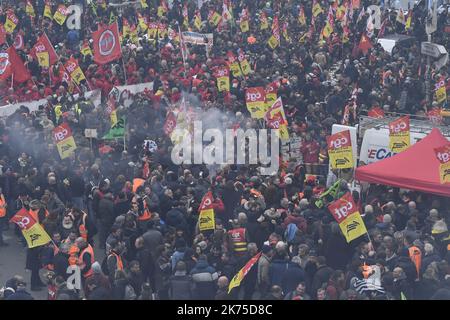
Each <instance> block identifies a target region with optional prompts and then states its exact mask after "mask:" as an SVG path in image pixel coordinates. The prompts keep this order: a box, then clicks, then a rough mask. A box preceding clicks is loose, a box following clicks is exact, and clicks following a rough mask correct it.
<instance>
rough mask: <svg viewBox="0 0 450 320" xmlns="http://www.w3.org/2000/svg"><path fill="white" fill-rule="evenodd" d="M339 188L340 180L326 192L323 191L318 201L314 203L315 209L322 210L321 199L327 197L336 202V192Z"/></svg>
mask: <svg viewBox="0 0 450 320" xmlns="http://www.w3.org/2000/svg"><path fill="white" fill-rule="evenodd" d="M340 186H341V180H340V179H339V180H338V181H336V182H335V183H334V184H333V185H332V186H331V187H329V188H328V190H327V191H325V192H324V193H322V194H321V195H320V197H319V199H317V201H316V202H315V203H316V207H317V208H322V207H323V199H324V198H325V197H327V196H331V197H333V200H336V199H337V198H338V192H339V189H340Z"/></svg>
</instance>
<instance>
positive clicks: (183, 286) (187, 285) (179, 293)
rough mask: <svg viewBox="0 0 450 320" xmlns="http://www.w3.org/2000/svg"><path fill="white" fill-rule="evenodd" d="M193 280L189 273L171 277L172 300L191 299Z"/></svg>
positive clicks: (170, 295) (170, 291) (170, 290)
mask: <svg viewBox="0 0 450 320" xmlns="http://www.w3.org/2000/svg"><path fill="white" fill-rule="evenodd" d="M192 291H193V282H192V277H191V276H189V275H186V274H185V275H174V276H171V277H170V278H169V297H170V299H171V300H191V299H192V298H193V292H192Z"/></svg>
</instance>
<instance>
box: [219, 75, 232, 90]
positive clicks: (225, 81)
mask: <svg viewBox="0 0 450 320" xmlns="http://www.w3.org/2000/svg"><path fill="white" fill-rule="evenodd" d="M217 89H219V92H222V91H227V92H229V91H230V77H220V78H218V79H217Z"/></svg>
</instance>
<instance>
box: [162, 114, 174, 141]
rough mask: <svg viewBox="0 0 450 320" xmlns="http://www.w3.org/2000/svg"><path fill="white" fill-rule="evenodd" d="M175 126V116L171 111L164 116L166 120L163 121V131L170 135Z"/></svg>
mask: <svg viewBox="0 0 450 320" xmlns="http://www.w3.org/2000/svg"><path fill="white" fill-rule="evenodd" d="M176 126H177V118H176V117H175V115H174V113H173V112H169V114H168V115H167V118H166V122H165V123H164V133H165V134H166V135H168V136H170V135H171V134H172V132H173V130H174V129H175V127H176Z"/></svg>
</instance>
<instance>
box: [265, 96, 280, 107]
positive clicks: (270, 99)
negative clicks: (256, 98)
mask: <svg viewBox="0 0 450 320" xmlns="http://www.w3.org/2000/svg"><path fill="white" fill-rule="evenodd" d="M277 98H278V97H277V94H276V93H273V92H271V93H266V106H267V107H268V108H269V107H271V106H272V105H273V104H274V103H275V101H276V100H277Z"/></svg>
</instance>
